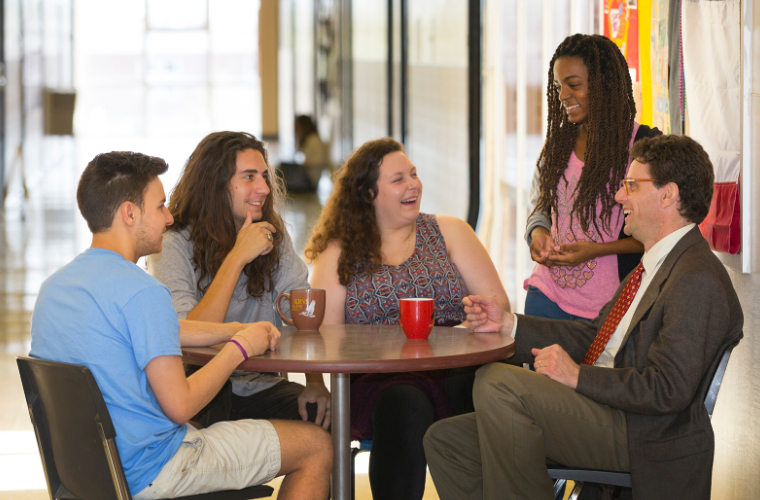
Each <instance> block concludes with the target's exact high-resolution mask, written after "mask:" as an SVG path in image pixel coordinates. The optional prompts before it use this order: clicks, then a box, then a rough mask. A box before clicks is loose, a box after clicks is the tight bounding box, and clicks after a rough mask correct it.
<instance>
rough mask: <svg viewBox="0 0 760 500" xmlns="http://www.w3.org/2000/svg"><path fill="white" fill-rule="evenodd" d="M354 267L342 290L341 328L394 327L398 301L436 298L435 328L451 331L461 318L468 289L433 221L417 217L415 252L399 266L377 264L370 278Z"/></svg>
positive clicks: (424, 217) (436, 224)
mask: <svg viewBox="0 0 760 500" xmlns="http://www.w3.org/2000/svg"><path fill="white" fill-rule="evenodd" d="M362 265H366V263H359V264H358V265H357V267H356V269H355V273H356V274H354V276H353V277H352V278H351V279H350V280H349V282H348V286H347V287H346V323H347V324H372V325H398V324H399V322H400V319H401V314H400V312H399V299H405V298H415V297H416V298H432V299H435V324H436V325H437V326H454V325H458V324H459V323H461V322H462V321H464V320H465V319H466V317H465V314H464V307H463V306H462V299H463V298H464V297H466V296H467V295H468V291H467V285H466V284H465V282H464V280H463V279H462V277H461V275H460V274H459V270H458V269H457V267H456V265H455V264H454V263H453V262H452V261H451V260H450V259H449V255H448V252H447V251H446V242H445V241H444V239H443V236H442V235H441V231H440V229H439V228H438V223H437V222H436V220H435V216H433V215H428V214H420V215H419V217H418V218H417V241H416V243H415V247H414V253H413V254H412V256H411V257H409V259H408V260H407V261H406V262H403V263H402V264H400V265H398V266H388V265H381V266H380V267H379V268H378V269H377V270H376V271H375V272H374V273H372V274H369V273H367V272H366V271H365V270H364V269H362Z"/></svg>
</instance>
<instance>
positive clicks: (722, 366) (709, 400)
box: [705, 344, 736, 419]
mask: <svg viewBox="0 0 760 500" xmlns="http://www.w3.org/2000/svg"><path fill="white" fill-rule="evenodd" d="M734 347H736V344H734V345H731V346H728V349H726V352H724V353H723V356H722V357H721V358H720V363H718V368H717V369H716V370H715V375H713V379H712V382H710V387H709V388H708V389H707V395H706V396H705V408H706V409H707V415H709V417H710V418H711V419H712V414H713V410H714V409H715V401H716V400H717V399H718V391H719V390H720V384H721V383H722V382H723V375H725V373H726V366H728V359H729V358H730V357H731V351H733V350H734Z"/></svg>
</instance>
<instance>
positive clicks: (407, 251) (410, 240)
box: [404, 221, 417, 256]
mask: <svg viewBox="0 0 760 500" xmlns="http://www.w3.org/2000/svg"><path fill="white" fill-rule="evenodd" d="M416 229H417V221H414V225H413V226H412V230H411V231H409V235H408V236H407V237H406V249H405V250H404V255H405V256H406V254H408V253H409V243H411V242H412V235H413V234H414V231H415V230H416Z"/></svg>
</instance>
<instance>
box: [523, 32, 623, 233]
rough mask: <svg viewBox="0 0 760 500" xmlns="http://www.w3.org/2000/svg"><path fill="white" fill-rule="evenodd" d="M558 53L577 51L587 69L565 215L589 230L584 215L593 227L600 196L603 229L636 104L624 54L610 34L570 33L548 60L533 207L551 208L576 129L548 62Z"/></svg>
mask: <svg viewBox="0 0 760 500" xmlns="http://www.w3.org/2000/svg"><path fill="white" fill-rule="evenodd" d="M563 57H580V58H581V59H582V60H583V64H584V65H585V66H586V69H587V70H588V107H589V109H588V120H587V121H586V128H587V132H588V138H587V140H586V157H585V161H584V167H583V172H582V173H581V178H580V179H579V180H578V185H577V187H576V192H575V195H576V197H575V202H574V203H573V209H572V211H571V218H572V217H578V218H579V219H580V223H581V228H582V229H583V231H584V232H588V230H589V226H590V222H589V221H592V222H593V225H594V227H595V228H596V230H597V232H599V224H598V221H597V216H596V207H597V202H598V201H600V200H601V203H602V213H601V221H602V224H603V226H604V227H605V229H607V230H608V231H609V228H610V219H611V217H612V209H613V208H614V207H615V206H616V205H617V202H616V201H615V192H616V191H617V190H618V189H619V188H620V185H621V183H622V181H623V178H624V177H625V170H626V167H627V166H628V156H629V154H628V146H629V144H630V141H631V135H632V134H633V120H634V118H635V117H636V104H635V103H634V100H633V87H632V85H631V76H630V74H629V73H628V64H627V63H626V61H625V57H623V54H622V53H621V52H620V49H618V47H617V45H615V43H614V42H612V40H610V39H609V38H606V37H603V36H600V35H581V34H576V35H572V36H569V37H567V38H565V40H564V41H563V42H562V43H561V44H560V45H559V47H557V50H556V51H555V52H554V56H553V57H552V60H551V62H550V63H549V75H548V84H547V86H546V101H547V108H548V125H547V128H546V142H545V143H544V148H543V150H542V151H541V155H540V156H539V158H538V163H537V168H538V171H539V180H540V194H539V197H538V203H537V204H536V209H535V211H536V212H544V213H547V214H548V213H551V212H552V211H553V212H554V213H557V189H558V186H559V183H560V182H561V181H562V180H563V179H564V174H565V169H566V168H567V162H568V161H569V160H570V154H571V153H572V151H573V147H574V146H575V141H576V139H577V137H578V132H579V130H580V124H575V123H571V122H570V121H568V119H567V113H566V112H565V111H564V110H563V109H562V103H561V102H560V101H559V99H558V98H557V91H556V90H555V87H554V63H555V62H556V61H557V59H560V58H563ZM565 182H567V181H565Z"/></svg>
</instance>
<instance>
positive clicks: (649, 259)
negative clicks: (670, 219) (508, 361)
mask: <svg viewBox="0 0 760 500" xmlns="http://www.w3.org/2000/svg"><path fill="white" fill-rule="evenodd" d="M694 226H696V224H689V225H687V226H684V227H682V228H681V229H678V230H676V231H673V232H672V233H670V234H669V235H667V236H666V237H664V238H663V239H661V240H660V241H658V242H657V243H655V245H654V246H653V247H652V248H650V249H649V251H648V252H646V253H645V254H644V256H643V257H642V258H641V262H642V264H643V265H644V272H643V273H642V274H641V285H640V286H639V289H638V291H637V292H636V295H635V296H634V298H633V302H631V306H630V307H629V308H628V311H626V313H625V316H623V318H622V319H621V320H620V323H618V326H617V328H616V329H615V333H613V334H612V337H610V340H609V342H607V345H606V346H605V348H604V352H602V354H601V355H600V356H599V359H598V360H597V361H596V363H594V366H603V367H605V368H613V367H614V366H615V355H616V354H617V352H618V349H620V343H621V342H622V341H623V337H625V334H626V332H627V331H628V327H629V326H630V325H631V319H633V315H634V313H635V312H636V308H637V307H638V305H639V302H641V297H643V296H644V293H646V291H647V288H648V287H649V284H650V283H651V282H652V279H653V278H654V276H655V274H657V271H658V270H659V269H660V266H661V265H662V263H663V261H664V260H665V257H667V256H668V254H669V253H670V251H671V250H673V247H675V246H676V243H678V242H679V241H680V240H681V238H683V237H684V236H686V233H688V232H689V231H691V230H692V229H693V228H694ZM516 333H517V316H514V324H513V325H512V332H511V335H512V338H515V334H516Z"/></svg>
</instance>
